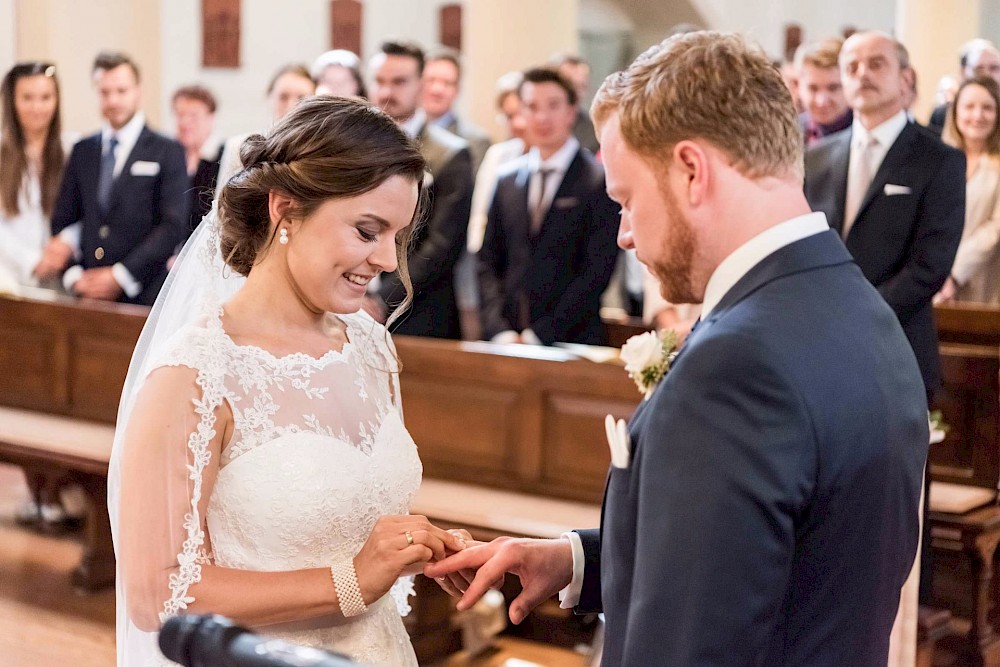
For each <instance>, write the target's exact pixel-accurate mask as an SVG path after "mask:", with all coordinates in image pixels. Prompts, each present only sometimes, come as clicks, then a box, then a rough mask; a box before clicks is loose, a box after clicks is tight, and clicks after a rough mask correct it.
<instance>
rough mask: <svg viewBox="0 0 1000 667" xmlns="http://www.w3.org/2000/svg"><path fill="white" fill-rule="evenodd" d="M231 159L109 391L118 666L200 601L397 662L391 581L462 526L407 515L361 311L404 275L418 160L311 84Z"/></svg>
mask: <svg viewBox="0 0 1000 667" xmlns="http://www.w3.org/2000/svg"><path fill="white" fill-rule="evenodd" d="M242 160H243V164H244V165H245V166H244V168H243V169H242V170H241V171H240V172H239V173H237V174H236V175H235V176H233V178H231V179H230V181H229V182H228V184H226V186H225V187H224V188H223V191H222V196H221V197H220V199H219V201H218V206H217V210H216V212H215V213H213V214H210V215H209V216H208V217H207V218H206V219H205V222H203V223H202V225H201V226H200V227H199V229H198V230H197V231H196V232H195V234H194V236H192V238H191V240H190V241H189V242H188V245H187V246H186V247H185V248H184V250H183V251H182V252H181V254H180V256H179V257H178V260H177V263H176V265H175V266H174V270H173V271H172V273H171V275H170V278H168V282H167V284H166V285H165V286H164V288H163V291H161V293H160V296H159V298H158V299H157V302H156V305H155V306H154V307H153V311H152V313H151V316H150V319H149V320H148V321H147V324H146V327H145V328H144V330H143V333H142V336H141V337H140V339H139V342H138V344H137V347H136V352H135V354H134V356H133V359H132V365H131V366H130V368H129V375H128V378H127V380H126V383H125V388H124V391H123V393H122V404H121V407H120V410H119V419H118V430H117V431H116V434H115V445H114V450H113V452H112V459H111V465H110V470H109V486H108V489H109V491H108V493H109V497H108V501H109V508H110V515H111V522H112V532H113V535H114V538H115V549H116V557H117V563H118V577H117V584H118V603H119V606H118V612H119V624H118V633H117V636H118V642H119V663H118V664H119V666H123V667H133V666H138V665H142V666H143V667H148V665H160V664H165V663H163V662H162V658H159V657H157V656H158V653H157V651H156V641H155V640H156V632H157V630H158V629H159V627H160V623H161V622H162V621H163V620H164V619H166V618H168V617H170V616H172V615H175V614H179V613H184V612H196V613H203V612H214V613H219V614H223V615H225V616H229V617H232V618H235V619H236V620H238V621H239V622H241V623H244V624H247V625H250V626H254V627H257V628H259V629H261V631H263V632H265V633H267V634H272V635H275V636H280V637H282V638H284V639H288V640H291V641H294V642H297V643H305V644H310V645H314V646H321V647H325V648H330V649H334V650H336V651H339V652H341V653H345V654H347V655H349V656H350V657H352V658H354V659H355V660H358V661H359V662H361V663H363V664H370V665H393V666H398V665H416V658H415V657H414V653H413V649H412V647H411V645H410V641H409V638H408V636H407V634H406V630H405V629H404V627H403V624H402V621H401V619H400V613H405V612H406V610H408V606H407V603H406V598H407V594H408V591H412V588H411V587H412V582H411V581H410V580H409V579H408V578H407V575H412V574H414V573H416V572H419V571H420V570H421V568H422V566H423V565H424V564H425V563H426V562H427V561H428V560H430V559H432V558H440V557H442V556H444V555H445V554H446V553H451V552H454V551H457V550H460V549H462V548H463V547H464V544H465V542H464V540H465V538H466V537H467V536H468V534H467V533H457V532H456V533H451V532H447V531H444V530H441V529H439V528H437V527H435V526H433V525H431V524H430V523H429V522H428V521H427V519H425V518H423V517H416V516H410V515H408V514H407V512H408V510H409V506H410V502H411V500H412V498H413V496H414V494H415V493H416V490H417V487H418V486H419V484H420V477H421V465H420V461H419V459H418V457H417V451H416V448H415V446H414V444H413V440H412V439H411V438H410V436H409V435H408V434H407V432H406V429H405V427H404V426H403V422H402V417H401V409H400V404H399V384H398V382H397V373H398V371H399V361H398V359H397V358H396V355H395V350H394V348H393V346H392V343H391V341H390V339H389V335H388V333H387V331H386V329H385V327H383V326H382V325H381V324H378V323H377V322H376V321H375V320H373V319H372V318H371V317H369V316H368V315H366V314H365V313H364V312H363V311H362V310H361V304H362V300H363V299H364V295H365V289H366V286H367V284H368V282H369V281H370V280H371V279H373V278H374V277H375V276H376V275H378V274H379V273H382V272H386V271H394V270H396V268H397V266H398V267H399V272H400V274H401V275H403V276H406V275H407V274H406V256H405V252H406V247H407V245H408V241H409V239H410V236H411V235H412V233H413V224H415V221H416V220H418V219H419V217H420V212H421V210H422V199H423V197H422V189H423V177H424V160H423V158H422V157H421V155H420V151H419V149H418V148H417V146H416V145H415V144H414V143H413V142H412V141H411V140H410V139H409V138H407V136H406V135H405V134H404V133H403V132H402V130H400V129H399V128H398V127H397V126H396V124H395V123H394V122H393V121H392V119H391V118H389V117H388V116H387V115H386V114H385V113H383V112H382V111H379V110H377V109H374V108H372V107H370V106H368V105H367V104H365V103H363V102H358V101H354V100H349V99H346V98H331V97H318V98H314V99H311V100H307V101H304V102H302V103H301V104H299V105H298V106H297V107H296V108H295V109H294V110H293V111H292V112H291V113H290V114H288V116H286V117H285V118H284V119H283V120H281V121H280V122H279V123H278V124H277V125H276V126H275V128H274V129H273V131H271V132H270V133H269V135H268V136H267V137H266V138H265V137H262V136H260V135H254V136H252V137H250V138H249V139H248V140H247V141H246V142H245V143H244V145H243V149H242ZM244 276H245V277H244ZM404 283H405V284H406V285H407V288H408V291H410V292H412V287H411V285H410V284H409V281H408V280H406V279H404ZM397 312H398V311H397ZM390 593H391V594H390Z"/></svg>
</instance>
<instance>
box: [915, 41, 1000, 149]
mask: <svg viewBox="0 0 1000 667" xmlns="http://www.w3.org/2000/svg"><path fill="white" fill-rule="evenodd" d="M958 63H959V72H960V74H961V76H960V80H961V81H965V80H966V79H972V78H975V77H978V76H988V77H990V78H992V79H995V80H996V81H997V82H998V83H1000V49H997V47H996V46H995V45H994V44H993V42H991V41H990V40H988V39H983V38H981V37H977V38H976V39H970V40H969V41H968V42H966V43H965V44H963V45H962V48H960V49H959V50H958ZM950 102H951V100H942V101H939V102H937V105H938V106H936V107H935V108H934V111H933V112H932V113H931V117H930V120H929V121H928V122H927V129H929V130H931V131H933V132H936V133H937V134H941V133H942V131H943V130H944V126H945V119H946V117H947V115H948V108H949V104H950Z"/></svg>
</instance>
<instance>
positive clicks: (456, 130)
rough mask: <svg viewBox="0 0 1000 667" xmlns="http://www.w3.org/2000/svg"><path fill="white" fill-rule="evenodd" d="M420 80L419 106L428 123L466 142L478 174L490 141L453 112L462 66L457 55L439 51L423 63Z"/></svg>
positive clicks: (474, 170)
mask: <svg viewBox="0 0 1000 667" xmlns="http://www.w3.org/2000/svg"><path fill="white" fill-rule="evenodd" d="M420 78H421V86H420V90H421V93H420V106H421V108H422V109H423V110H424V113H426V114H427V120H428V122H431V123H434V124H435V125H438V126H440V127H443V128H444V129H446V130H448V131H449V132H451V133H452V134H454V135H456V136H459V137H461V138H463V139H465V140H466V141H468V142H469V153H470V154H471V155H472V171H473V173H477V172H478V171H479V165H480V164H481V163H482V161H483V156H484V155H485V154H486V149H488V148H489V147H490V143H491V142H490V136H489V135H488V134H486V131H485V130H483V129H482V128H481V127H479V126H478V125H476V124H474V123H472V122H470V121H469V120H468V119H466V118H462V117H461V116H460V115H459V114H458V110H457V109H455V101H456V100H457V99H458V93H459V88H460V86H461V83H462V65H461V63H460V62H459V60H458V55H457V54H455V53H452V52H450V51H441V52H440V53H436V54H434V55H432V56H430V57H429V58H427V61H426V62H425V63H424V73H423V74H422V75H421V77H420Z"/></svg>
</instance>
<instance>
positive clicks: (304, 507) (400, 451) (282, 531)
mask: <svg viewBox="0 0 1000 667" xmlns="http://www.w3.org/2000/svg"><path fill="white" fill-rule="evenodd" d="M220 315H221V310H220V311H219V312H216V313H215V314H214V315H209V316H207V317H205V318H203V320H202V321H201V322H199V323H198V324H196V325H190V326H187V327H185V328H184V329H182V330H180V331H178V332H177V333H176V334H175V335H174V336H173V338H172V340H171V341H170V342H169V343H168V344H167V345H166V346H165V347H164V349H163V352H162V354H160V355H158V356H157V357H156V358H154V360H153V363H152V364H151V367H150V368H151V372H155V370H156V369H157V368H160V367H163V366H184V367H188V368H190V369H194V370H195V371H197V384H198V386H199V387H200V389H201V392H202V396H201V398H200V399H199V400H196V401H195V414H197V415H199V418H198V419H197V423H196V424H195V423H191V424H189V425H188V428H187V429H186V431H187V435H186V437H187V446H188V448H189V450H190V451H189V454H188V457H187V458H188V460H189V468H188V469H189V472H190V474H189V480H190V481H189V483H188V484H189V488H190V494H189V495H190V498H189V503H188V504H187V506H186V512H185V515H184V521H183V523H184V531H185V533H184V535H183V537H184V541H183V546H182V548H181V550H180V553H178V554H177V557H176V562H175V564H174V565H175V566H174V569H173V572H174V573H173V574H171V575H170V581H169V591H170V598H169V599H168V600H165V602H164V607H163V613H162V614H161V619H165V618H167V617H169V616H171V615H173V614H176V613H183V610H184V609H185V608H186V606H187V604H189V603H190V602H191V601H192V600H193V598H191V597H190V595H192V592H191V591H190V590H189V588H190V587H191V586H193V585H194V584H195V583H196V582H197V581H198V580H199V578H200V569H201V568H200V565H201V564H203V563H212V564H215V565H219V566H225V567H230V568H237V569H244V570H258V571H284V570H296V569H302V568H316V567H329V566H330V565H332V564H333V563H336V562H337V561H341V560H343V559H346V558H351V557H353V556H354V555H355V554H357V553H358V551H359V550H360V549H361V546H362V545H363V544H364V543H365V541H366V540H367V538H368V535H369V533H370V532H371V530H372V527H373V526H374V524H375V522H376V520H377V519H378V518H379V517H381V516H384V515H399V514H407V513H408V511H409V507H410V502H411V500H412V499H413V496H414V494H415V493H416V491H417V488H418V486H419V485H420V478H421V465H420V460H419V458H418V457H417V451H416V447H415V446H414V443H413V440H412V439H411V438H410V436H409V434H408V433H407V432H406V429H405V428H404V426H403V423H402V418H401V417H402V415H401V412H400V407H399V402H398V396H399V387H398V383H397V381H396V379H395V378H396V377H397V375H396V374H394V373H392V372H390V371H391V370H394V369H396V368H397V367H398V362H397V361H396V359H395V357H394V350H393V349H392V347H391V342H390V341H389V339H388V336H387V334H386V332H385V329H384V328H383V327H382V326H381V325H380V324H377V323H376V322H375V321H374V320H372V319H371V318H370V317H368V316H367V315H366V314H364V313H363V312H360V313H356V314H353V315H344V316H337V317H339V319H340V320H341V321H342V322H343V323H344V324H345V325H346V328H347V335H348V338H349V341H350V342H349V343H348V344H346V345H345V347H344V348H343V350H342V351H330V352H328V353H326V354H325V355H323V356H322V357H321V358H318V359H317V358H313V357H310V356H308V355H305V354H292V355H288V356H284V357H280V358H279V357H275V356H273V355H272V354H270V353H269V352H267V351H265V350H263V349H261V348H259V347H253V346H247V345H238V344H236V343H235V342H234V341H233V340H232V339H231V338H230V337H229V336H228V335H227V334H226V332H225V330H224V329H223V327H222V324H221V319H220ZM328 317H332V316H328ZM223 405H225V406H227V407H228V408H229V410H231V411H232V415H233V419H234V432H233V434H232V436H231V438H230V439H229V442H228V444H227V445H226V446H225V447H224V448H223V450H222V451H221V454H220V455H219V456H218V460H213V456H212V453H211V452H210V451H209V443H210V442H211V439H212V437H213V436H214V423H215V414H216V410H217V409H218V408H219V407H220V406H223ZM203 495H204V497H203ZM177 565H179V569H178V567H177ZM164 576H166V575H164ZM332 585H333V584H332V582H331V591H332V590H333V589H332ZM412 590H413V588H412V580H411V579H409V578H407V579H401V580H400V581H399V582H398V583H397V584H396V586H395V587H394V588H393V591H392V592H391V594H390V595H386V596H385V597H383V598H382V599H380V600H378V601H377V602H375V603H374V604H372V605H370V606H369V609H368V611H367V612H366V613H364V614H362V615H361V616H357V617H354V618H351V619H347V620H345V619H343V618H339V617H338V618H337V619H336V620H333V619H320V620H317V621H313V622H310V623H302V624H297V625H294V626H293V625H284V626H280V627H277V626H272V627H270V628H258V629H257V631H259V632H261V633H262V634H266V635H270V636H277V637H280V638H282V639H285V640H288V641H291V642H295V643H299V644H304V645H310V646H315V647H320V648H326V649H330V650H334V651H337V652H339V653H343V654H345V655H347V656H349V657H350V658H352V659H354V660H356V661H358V662H360V663H362V664H365V665H386V666H388V665H392V666H393V667H398V666H400V665H416V664H417V661H416V658H415V656H414V653H413V648H412V646H411V644H410V639H409V637H408V635H407V633H406V630H405V628H404V627H403V623H402V619H401V618H400V615H401V614H405V613H407V612H408V610H409V606H408V604H407V596H408V595H409V594H411V593H412ZM149 664H155V665H169V664H173V663H169V662H168V661H166V660H165V659H163V658H157V659H156V661H152V662H150V663H149Z"/></svg>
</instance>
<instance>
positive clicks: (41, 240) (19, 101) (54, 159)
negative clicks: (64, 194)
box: [0, 62, 65, 289]
mask: <svg viewBox="0 0 1000 667" xmlns="http://www.w3.org/2000/svg"><path fill="white" fill-rule="evenodd" d="M0 99H2V107H3V108H2V113H0V289H2V288H3V286H4V284H5V283H6V285H7V286H8V287H9V288H10V289H15V288H16V286H17V285H30V286H35V285H37V284H38V280H37V278H36V276H35V268H36V267H37V266H38V262H39V261H40V260H41V259H42V250H43V249H44V247H45V244H46V242H47V241H48V240H49V236H50V235H51V234H50V228H49V216H50V215H51V214H52V208H53V207H54V206H55V201H56V197H57V196H58V195H59V185H60V183H61V182H62V172H63V164H64V162H65V151H64V148H63V142H62V136H61V131H60V120H59V84H58V82H57V80H56V68H55V66H54V65H50V64H48V63H42V62H30V63H20V64H18V65H15V66H14V67H13V68H11V70H10V71H9V72H7V75H6V76H5V77H4V79H3V84H2V86H0Z"/></svg>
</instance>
